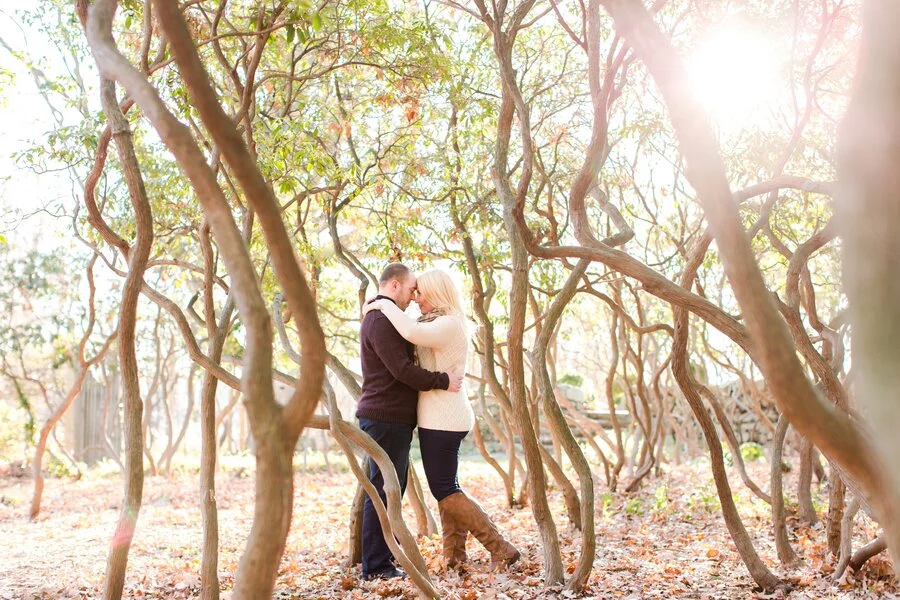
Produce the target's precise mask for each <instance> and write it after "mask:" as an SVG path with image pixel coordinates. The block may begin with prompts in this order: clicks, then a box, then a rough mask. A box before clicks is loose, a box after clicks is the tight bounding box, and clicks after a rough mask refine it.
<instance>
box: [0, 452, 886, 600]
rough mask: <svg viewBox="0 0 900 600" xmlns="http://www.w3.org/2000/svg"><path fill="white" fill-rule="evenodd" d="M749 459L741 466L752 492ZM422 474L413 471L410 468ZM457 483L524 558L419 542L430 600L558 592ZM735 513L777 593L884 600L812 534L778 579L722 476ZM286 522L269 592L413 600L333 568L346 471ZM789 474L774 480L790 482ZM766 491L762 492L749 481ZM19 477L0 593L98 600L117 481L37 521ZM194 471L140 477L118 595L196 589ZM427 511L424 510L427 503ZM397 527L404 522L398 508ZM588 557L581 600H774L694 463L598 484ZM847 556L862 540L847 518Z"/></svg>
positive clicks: (231, 502)
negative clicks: (460, 555) (593, 552)
mask: <svg viewBox="0 0 900 600" xmlns="http://www.w3.org/2000/svg"><path fill="white" fill-rule="evenodd" d="M766 471H767V467H766V465H765V462H764V461H759V462H757V463H755V464H754V465H752V472H753V474H754V476H755V477H756V479H757V481H759V482H760V483H764V482H765V473H766ZM420 473H421V470H420ZM461 482H462V485H463V487H464V488H466V489H467V490H469V491H470V493H471V494H472V495H473V496H474V497H476V498H477V499H478V500H479V501H480V502H481V503H482V504H483V506H484V507H485V509H486V510H487V511H488V512H489V513H490V514H491V515H493V516H494V518H495V520H496V522H497V524H498V526H499V527H500V528H501V530H503V531H504V532H506V533H507V534H508V535H509V536H510V538H511V540H512V541H513V542H514V543H515V544H516V545H517V546H518V547H519V548H520V549H521V550H522V551H523V560H522V561H520V563H519V564H517V565H516V566H515V567H514V568H513V570H511V571H509V572H504V573H491V572H489V571H488V556H487V554H486V553H485V552H484V550H483V549H482V548H481V546H480V545H479V544H478V543H477V542H476V541H475V540H474V539H472V538H471V537H470V539H469V545H468V550H469V555H470V558H471V559H472V567H471V570H470V571H469V572H468V573H467V574H465V575H464V576H459V575H456V574H448V573H445V572H443V571H442V566H441V559H440V540H439V539H437V538H434V539H432V538H423V539H420V544H419V546H420V548H421V550H422V553H423V555H424V557H425V559H426V562H428V564H429V565H430V567H431V570H432V574H433V575H434V579H435V582H436V584H437V586H438V589H439V590H440V592H441V593H442V596H443V597H445V598H459V599H466V600H473V599H476V598H483V599H490V598H494V599H515V600H519V599H524V598H570V597H573V596H572V595H571V594H570V593H568V592H564V591H562V590H560V589H549V590H548V589H546V588H544V587H542V585H541V561H540V552H541V550H540V540H539V538H538V535H537V530H536V527H535V525H534V522H533V519H532V516H531V510H530V508H528V507H526V508H524V509H523V508H516V509H510V508H508V507H506V506H504V501H503V500H504V494H503V489H502V484H501V482H500V480H499V478H498V477H497V476H496V474H494V473H493V472H492V471H490V469H489V468H487V467H485V465H484V464H483V463H482V462H481V461H480V460H479V459H478V458H476V457H473V458H472V459H471V460H468V461H466V462H464V465H463V470H462V476H461ZM732 482H733V483H732V484H733V485H734V486H735V490H736V494H737V497H738V501H739V509H740V511H741V514H742V515H743V517H744V522H745V524H746V526H747V528H748V529H749V530H750V533H751V535H752V536H753V538H754V540H755V544H756V548H757V549H758V551H759V552H760V553H761V555H762V558H763V560H764V561H765V562H766V564H768V565H769V566H770V568H773V569H775V571H776V572H777V573H778V574H779V575H780V576H782V577H783V578H785V579H786V580H789V581H790V582H792V584H793V587H794V590H793V591H792V592H789V593H787V596H788V597H790V598H866V597H896V596H895V595H896V593H897V591H898V588H897V586H896V583H895V581H894V579H893V577H892V575H891V564H890V561H889V559H888V558H887V557H886V556H879V557H876V558H874V559H873V560H872V561H870V563H869V564H868V565H867V566H866V567H865V568H864V569H863V571H862V572H860V573H857V574H854V575H850V576H848V577H845V579H844V580H842V581H841V582H840V583H837V584H833V583H832V582H831V576H830V574H831V571H832V570H833V568H834V560H833V559H832V558H831V557H830V555H829V554H828V553H827V550H826V548H825V534H824V530H823V528H822V526H821V525H818V526H814V527H812V528H809V527H806V528H798V527H796V522H795V521H792V522H791V530H792V541H793V543H794V547H795V548H796V549H797V551H798V553H799V554H800V555H801V556H802V557H803V559H804V564H803V565H802V566H801V567H800V568H799V569H797V570H793V571H785V570H783V569H781V568H780V567H779V566H778V561H777V558H776V556H775V549H774V545H773V542H772V536H771V533H770V531H769V530H770V525H769V523H770V521H769V517H768V510H767V508H768V507H767V506H766V505H765V504H763V503H762V502H760V501H758V500H755V499H751V497H750V495H749V494H748V493H747V492H746V490H745V489H744V488H743V487H740V484H739V479H738V478H737V477H736V476H734V477H732ZM296 483H297V486H296V495H295V509H294V522H293V527H292V530H291V534H290V537H289V538H288V542H287V550H286V552H285V556H284V559H283V561H282V564H281V569H280V572H279V578H278V582H277V590H276V598H280V599H287V598H303V599H307V598H310V599H315V598H327V599H332V598H342V599H355V598H387V597H404V598H414V597H415V592H414V590H413V588H412V586H411V584H409V583H388V582H376V583H367V582H361V581H360V580H359V571H358V567H357V568H356V569H352V570H347V569H344V568H342V566H341V564H342V561H343V560H344V557H345V555H346V552H347V535H348V530H347V526H346V522H347V518H348V514H349V508H350V501H351V499H352V496H353V491H354V486H355V483H354V480H353V478H352V475H351V474H349V473H348V472H335V473H334V474H326V473H324V472H316V473H298V474H297V481H296ZM792 483H793V482H792V480H791V479H790V477H789V478H788V481H787V484H788V486H790V485H791V484H792ZM763 487H767V486H765V485H764V486H763ZM30 493H31V480H30V479H28V478H24V477H19V478H17V477H13V476H9V475H7V476H5V477H3V478H0V557H2V560H0V599H8V598H95V597H99V595H100V590H101V585H102V579H103V574H104V570H105V565H106V554H107V546H108V541H109V537H110V534H111V532H112V531H113V528H114V525H115V522H116V519H117V517H118V503H119V499H120V495H121V485H120V483H119V481H118V479H117V478H116V477H109V476H108V477H96V476H92V477H88V478H84V479H82V480H80V481H69V480H62V479H51V480H48V482H47V487H46V491H45V498H44V506H43V512H42V515H41V516H40V518H39V519H38V520H37V521H36V522H30V521H28V519H27V518H26V514H27V508H28V503H29V500H30ZM252 494H253V480H252V478H251V477H250V476H249V475H248V474H247V471H246V470H244V471H242V470H240V469H238V470H233V469H228V470H226V471H225V472H224V473H222V474H221V475H220V477H219V482H218V494H217V496H218V506H219V531H220V560H219V573H220V578H221V583H222V586H223V589H224V590H225V591H224V593H223V597H224V598H228V597H229V590H230V589H231V586H232V583H233V579H232V578H233V575H234V572H235V570H236V568H237V562H238V560H239V558H240V552H241V550H242V548H243V543H244V540H245V536H246V534H247V532H248V530H249V528H250V523H251V517H252ZM197 496H198V493H197V482H196V477H194V476H191V475H181V476H177V477H173V478H171V479H166V478H162V477H148V478H147V480H146V483H145V487H144V506H143V509H142V511H141V514H140V521H139V525H138V530H137V533H136V536H135V539H134V543H133V545H132V549H131V554H130V562H129V569H128V577H127V581H126V596H127V597H131V598H194V597H197V595H198V593H199V579H198V576H197V572H198V569H199V564H200V550H199V548H200V539H201V529H200V514H199V510H198V508H197ZM551 502H552V507H553V509H554V514H557V515H563V516H561V517H559V518H558V520H557V525H558V527H559V532H560V543H561V547H562V553H563V558H564V561H565V563H566V566H567V567H568V568H572V567H574V564H575V561H576V560H577V558H578V555H577V552H578V548H579V533H578V532H577V531H574V530H573V529H572V528H571V526H569V524H568V521H567V519H566V518H565V516H564V515H565V509H564V506H563V504H562V500H561V497H560V495H559V494H558V493H555V492H553V493H551ZM431 506H432V508H434V505H433V503H432V504H431ZM406 512H407V514H408V515H409V518H408V520H407V522H408V523H410V524H411V527H414V523H415V520H414V518H413V517H412V513H411V511H410V510H409V508H408V507H406ZM596 514H597V528H596V529H597V548H598V552H597V558H596V562H595V563H594V572H593V575H592V577H591V582H590V588H589V591H588V592H587V593H586V594H585V595H584V597H589V598H628V599H637V598H753V597H756V598H773V597H782V596H784V595H785V593H784V592H777V593H776V594H772V595H765V594H762V593H759V592H756V591H754V586H753V583H752V582H751V580H750V578H749V575H748V574H747V572H746V569H745V568H744V567H743V565H742V564H741V563H740V561H739V559H738V556H737V554H736V552H735V551H734V550H733V548H732V545H731V542H730V540H729V538H728V535H727V533H726V531H725V528H724V523H723V521H722V518H721V516H720V514H719V504H718V498H717V496H716V493H715V488H714V487H713V484H712V481H711V477H710V473H709V469H708V466H707V465H706V464H705V463H704V462H702V461H700V462H697V463H695V464H693V465H690V466H682V467H677V468H669V469H667V470H666V473H665V474H664V475H663V476H662V477H661V478H658V479H652V480H649V481H648V482H647V484H646V485H645V486H644V488H643V489H642V490H641V491H640V492H638V493H636V494H633V495H622V494H615V495H613V494H609V493H605V492H604V491H603V489H602V487H600V486H598V488H597V509H596ZM856 533H857V535H856V539H855V546H856V547H858V546H859V545H860V544H861V543H863V541H864V540H865V539H870V536H873V535H874V533H875V530H874V526H873V524H872V523H871V522H868V521H866V520H864V519H858V525H857V529H856Z"/></svg>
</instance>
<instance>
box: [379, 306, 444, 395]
mask: <svg viewBox="0 0 900 600" xmlns="http://www.w3.org/2000/svg"><path fill="white" fill-rule="evenodd" d="M373 312H374V311H373ZM368 318H370V319H374V321H373V323H372V328H371V331H370V333H371V337H370V338H369V339H371V340H372V347H373V348H374V350H375V353H376V354H377V355H378V358H380V359H381V362H383V363H384V366H386V367H387V369H388V371H390V372H391V375H393V376H394V378H395V379H397V380H398V381H402V382H403V383H405V384H406V385H408V386H409V387H411V388H413V389H414V390H418V391H420V392H427V391H428V390H446V389H448V388H449V387H450V376H449V375H448V374H447V373H435V372H433V371H428V370H426V369H423V368H422V367H420V366H418V365H417V364H415V363H414V362H413V361H412V360H410V358H409V355H407V354H406V341H405V340H404V339H403V338H402V337H401V336H400V334H399V333H397V330H396V329H394V326H393V325H391V322H390V321H388V318H387V317H385V316H384V315H383V314H381V313H375V314H374V315H372V316H370V317H368Z"/></svg>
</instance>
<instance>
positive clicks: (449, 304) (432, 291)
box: [416, 269, 466, 317]
mask: <svg viewBox="0 0 900 600" xmlns="http://www.w3.org/2000/svg"><path fill="white" fill-rule="evenodd" d="M416 287H417V288H418V290H419V294H420V295H422V296H423V297H425V299H427V300H428V302H429V303H431V305H432V306H434V308H435V309H437V310H439V311H441V312H444V313H456V314H458V315H460V316H461V317H465V314H466V311H465V309H464V308H463V302H462V295H461V294H460V292H459V288H458V287H456V284H455V283H454V282H453V279H452V278H451V277H450V275H449V274H448V273H447V272H446V271H442V270H440V269H433V270H431V271H427V272H425V273H422V274H421V275H419V277H418V278H417V279H416Z"/></svg>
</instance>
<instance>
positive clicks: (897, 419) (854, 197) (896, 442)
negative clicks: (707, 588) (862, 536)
mask: <svg viewBox="0 0 900 600" xmlns="http://www.w3.org/2000/svg"><path fill="white" fill-rule="evenodd" d="M898 26H900V4H898V3H896V2H892V1H891V0H868V1H867V2H865V3H864V9H863V33H862V48H861V50H860V60H859V71H858V73H857V79H856V84H857V86H856V91H855V93H854V94H853V99H852V100H851V102H850V106H849V108H848V109H847V114H846V116H845V117H844V121H843V124H842V126H841V131H840V139H839V143H838V175H839V180H840V181H841V182H842V184H841V192H840V194H839V197H838V203H837V209H838V211H839V212H838V214H839V215H840V217H841V218H840V219H838V222H839V223H840V225H841V228H842V234H843V246H842V247H843V264H844V285H845V289H846V293H847V298H848V299H849V300H850V305H849V309H850V320H851V323H852V326H853V349H852V351H853V359H854V360H853V369H854V371H856V372H857V385H858V392H859V397H860V400H861V402H862V404H863V405H864V406H865V407H866V408H867V409H868V414H869V417H870V419H871V423H872V427H873V429H874V432H875V452H876V453H877V456H878V458H880V463H881V465H883V469H882V471H880V472H879V473H878V474H877V475H878V476H880V477H881V478H883V480H884V481H883V485H882V487H881V489H876V488H875V487H874V486H873V485H871V483H870V482H869V481H867V480H866V479H865V478H864V477H862V476H860V474H857V473H855V472H854V471H851V470H850V468H849V467H851V466H852V465H847V464H844V461H838V462H840V466H841V467H842V468H843V469H845V470H847V472H848V473H849V474H850V475H851V476H852V477H853V478H854V479H855V480H856V481H858V482H859V483H860V485H861V486H862V487H863V489H864V490H865V492H866V493H867V495H868V497H867V498H866V499H867V500H868V501H869V503H870V504H871V505H872V507H873V508H874V509H875V512H876V514H877V515H878V519H879V521H880V522H881V525H882V526H883V527H884V535H885V538H886V539H887V545H888V548H890V549H891V553H892V556H893V559H894V572H895V573H896V574H897V576H898V577H900V469H898V468H897V460H898V458H900V435H897V432H898V431H900V369H898V368H897V365H898V364H900V344H898V342H897V340H898V339H900V277H898V276H897V275H898V264H897V257H898V256H900V171H898V169H897V167H896V165H897V161H898V159H900V109H898V106H900V38H898V36H897V27H898ZM813 441H814V442H815V444H816V446H818V447H819V448H821V449H822V450H823V451H826V448H823V447H822V446H821V444H819V443H818V441H817V440H813Z"/></svg>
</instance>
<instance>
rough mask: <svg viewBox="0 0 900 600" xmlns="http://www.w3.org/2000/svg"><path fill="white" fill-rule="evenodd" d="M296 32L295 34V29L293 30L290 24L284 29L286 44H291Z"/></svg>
mask: <svg viewBox="0 0 900 600" xmlns="http://www.w3.org/2000/svg"><path fill="white" fill-rule="evenodd" d="M296 32H297V30H296V28H295V27H294V26H293V25H291V24H289V25H288V26H287V27H286V28H285V33H286V34H287V43H288V44H290V43H292V42H293V41H294V34H295V33H296Z"/></svg>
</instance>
